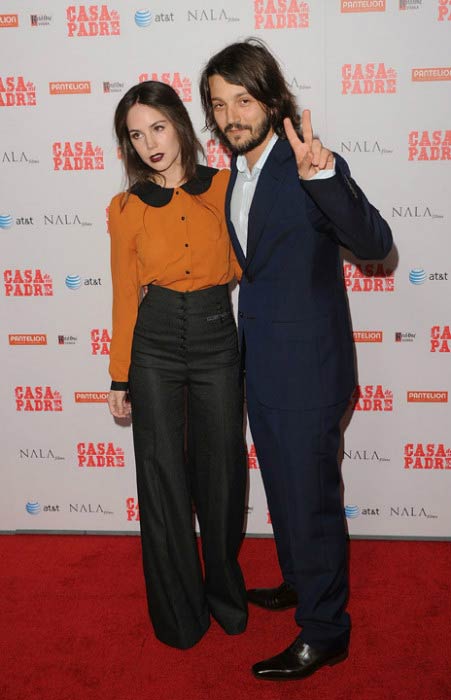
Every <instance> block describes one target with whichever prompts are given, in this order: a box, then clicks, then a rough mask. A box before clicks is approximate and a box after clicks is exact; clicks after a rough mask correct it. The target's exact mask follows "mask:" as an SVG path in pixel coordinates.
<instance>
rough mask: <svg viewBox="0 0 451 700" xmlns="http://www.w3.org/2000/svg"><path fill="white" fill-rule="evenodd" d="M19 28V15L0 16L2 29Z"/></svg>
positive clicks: (0, 27)
mask: <svg viewBox="0 0 451 700" xmlns="http://www.w3.org/2000/svg"><path fill="white" fill-rule="evenodd" d="M18 26H19V15H12V14H7V15H0V29H5V28H15V27H18Z"/></svg>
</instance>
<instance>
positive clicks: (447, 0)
mask: <svg viewBox="0 0 451 700" xmlns="http://www.w3.org/2000/svg"><path fill="white" fill-rule="evenodd" d="M437 4H438V16H437V19H438V21H439V22H444V21H445V20H447V21H451V0H438V2H437Z"/></svg>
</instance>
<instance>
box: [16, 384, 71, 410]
mask: <svg viewBox="0 0 451 700" xmlns="http://www.w3.org/2000/svg"><path fill="white" fill-rule="evenodd" d="M14 396H15V400H16V411H31V412H35V413H42V412H54V411H62V410H63V401H62V398H61V394H60V392H59V391H55V389H52V387H50V386H16V388H15V389H14Z"/></svg>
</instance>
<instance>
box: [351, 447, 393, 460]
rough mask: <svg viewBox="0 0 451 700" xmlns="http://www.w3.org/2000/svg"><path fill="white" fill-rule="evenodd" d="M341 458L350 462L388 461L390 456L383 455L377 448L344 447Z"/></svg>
mask: <svg viewBox="0 0 451 700" xmlns="http://www.w3.org/2000/svg"><path fill="white" fill-rule="evenodd" d="M343 459H347V460H349V461H352V462H390V457H383V456H382V455H381V454H380V453H379V452H378V451H377V450H374V449H368V448H363V449H362V448H360V449H357V450H353V449H345V450H343Z"/></svg>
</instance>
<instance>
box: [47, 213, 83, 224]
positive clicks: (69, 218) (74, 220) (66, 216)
mask: <svg viewBox="0 0 451 700" xmlns="http://www.w3.org/2000/svg"><path fill="white" fill-rule="evenodd" d="M43 223H44V226H64V227H66V226H92V222H91V221H85V220H82V219H81V218H80V216H79V214H77V213H74V212H49V213H47V214H44V220H43Z"/></svg>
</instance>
